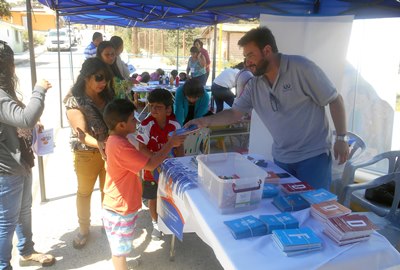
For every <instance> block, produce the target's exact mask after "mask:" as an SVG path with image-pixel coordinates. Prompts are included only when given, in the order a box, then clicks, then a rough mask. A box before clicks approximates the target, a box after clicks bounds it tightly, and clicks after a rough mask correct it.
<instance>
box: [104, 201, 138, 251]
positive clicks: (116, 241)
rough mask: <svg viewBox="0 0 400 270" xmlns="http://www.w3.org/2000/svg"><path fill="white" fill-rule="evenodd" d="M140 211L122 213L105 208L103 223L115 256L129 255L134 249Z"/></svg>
mask: <svg viewBox="0 0 400 270" xmlns="http://www.w3.org/2000/svg"><path fill="white" fill-rule="evenodd" d="M137 218H138V212H135V213H133V214H128V215H126V216H123V215H120V214H118V213H116V212H113V211H110V210H107V209H103V225H104V229H105V231H106V234H107V239H108V243H109V244H110V248H111V253H112V255H114V256H128V255H129V253H130V252H131V251H132V242H133V235H134V232H135V226H136V219H137Z"/></svg>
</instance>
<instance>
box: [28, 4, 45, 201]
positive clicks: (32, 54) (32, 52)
mask: <svg viewBox="0 0 400 270" xmlns="http://www.w3.org/2000/svg"><path fill="white" fill-rule="evenodd" d="M26 19H27V23H28V37H29V58H30V61H29V62H30V65H31V82H32V89H33V87H34V86H35V84H36V81H37V76H36V61H35V48H34V47H33V29H32V6H31V0H28V1H26ZM38 166H39V186H40V199H41V202H45V201H47V199H46V185H45V181H44V168H43V157H41V156H39V157H38Z"/></svg>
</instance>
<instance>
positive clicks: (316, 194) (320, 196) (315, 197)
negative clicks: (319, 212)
mask: <svg viewBox="0 0 400 270" xmlns="http://www.w3.org/2000/svg"><path fill="white" fill-rule="evenodd" d="M301 197H303V198H304V199H305V200H306V201H307V202H309V203H310V204H315V203H321V202H326V201H332V200H334V201H336V200H337V196H336V194H333V193H331V192H329V191H327V190H326V189H323V188H320V189H316V190H310V191H307V192H304V193H301Z"/></svg>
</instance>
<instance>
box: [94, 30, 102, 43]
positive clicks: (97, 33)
mask: <svg viewBox="0 0 400 270" xmlns="http://www.w3.org/2000/svg"><path fill="white" fill-rule="evenodd" d="M98 38H103V35H102V34H101V33H100V32H94V33H93V37H92V41H95V40H96V39H98Z"/></svg>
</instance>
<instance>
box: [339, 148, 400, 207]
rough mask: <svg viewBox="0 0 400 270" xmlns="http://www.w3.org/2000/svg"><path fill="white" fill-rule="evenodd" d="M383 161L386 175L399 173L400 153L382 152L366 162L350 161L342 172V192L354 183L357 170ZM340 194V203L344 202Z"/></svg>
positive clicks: (342, 195)
mask: <svg viewBox="0 0 400 270" xmlns="http://www.w3.org/2000/svg"><path fill="white" fill-rule="evenodd" d="M383 160H387V170H386V174H391V173H396V172H400V151H388V152H384V153H381V154H379V155H376V156H374V157H373V158H371V159H370V160H367V161H362V162H356V161H350V162H348V163H347V164H346V166H345V169H344V171H343V177H342V185H343V188H342V191H343V189H344V187H345V186H347V185H350V184H352V183H354V177H355V173H356V170H357V169H360V168H365V167H368V166H370V165H373V164H375V163H378V162H381V161H383ZM342 193H343V192H341V194H340V196H339V201H341V202H342V201H343V200H344V194H342Z"/></svg>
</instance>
